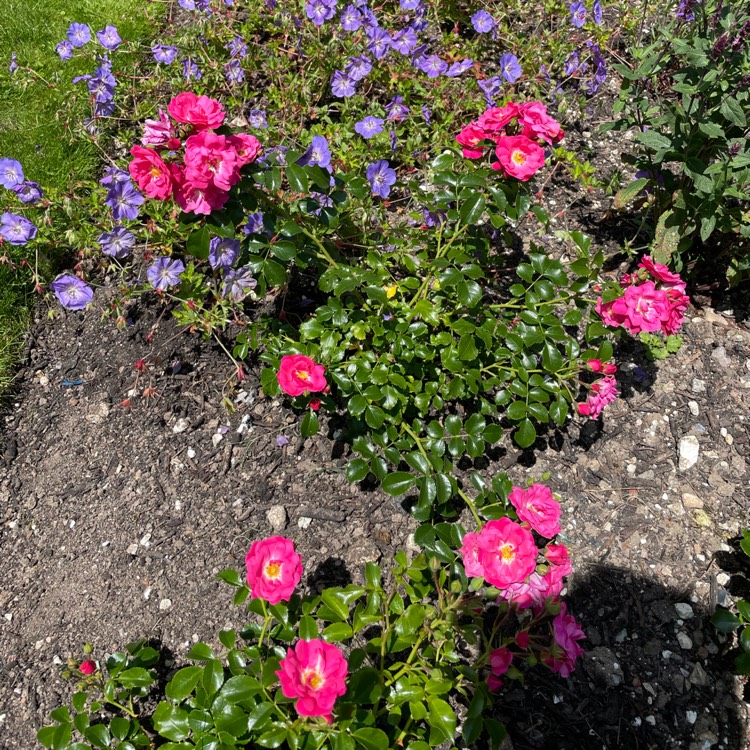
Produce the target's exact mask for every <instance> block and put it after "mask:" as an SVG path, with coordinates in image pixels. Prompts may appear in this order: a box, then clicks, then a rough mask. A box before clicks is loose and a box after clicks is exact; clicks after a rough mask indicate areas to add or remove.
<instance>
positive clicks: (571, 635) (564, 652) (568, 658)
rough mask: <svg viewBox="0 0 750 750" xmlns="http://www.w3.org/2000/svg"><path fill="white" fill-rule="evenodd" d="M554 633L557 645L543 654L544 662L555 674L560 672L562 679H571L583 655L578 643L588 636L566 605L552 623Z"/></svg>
mask: <svg viewBox="0 0 750 750" xmlns="http://www.w3.org/2000/svg"><path fill="white" fill-rule="evenodd" d="M552 633H553V635H554V637H555V644H554V646H553V647H552V648H551V649H550V650H549V651H547V652H546V653H543V655H542V660H543V661H544V663H545V664H546V665H547V666H548V667H549V668H550V669H551V670H552V671H553V672H559V673H560V676H561V677H569V676H570V673H571V672H572V671H573V670H574V669H575V661H576V659H577V658H578V657H579V656H581V655H582V654H583V649H582V648H581V647H580V646H579V645H578V641H581V640H583V639H584V638H585V637H586V634H585V633H584V632H583V630H581V626H580V625H579V624H578V623H577V622H576V619H575V617H573V615H569V614H568V611H567V606H566V605H565V603H563V604H562V608H561V610H560V614H559V615H557V617H555V619H554V620H553V621H552Z"/></svg>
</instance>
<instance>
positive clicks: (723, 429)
mask: <svg viewBox="0 0 750 750" xmlns="http://www.w3.org/2000/svg"><path fill="white" fill-rule="evenodd" d="M719 434H720V435H721V436H722V437H723V438H725V437H726V436H727V428H726V427H722V428H721V429H720V430H719Z"/></svg>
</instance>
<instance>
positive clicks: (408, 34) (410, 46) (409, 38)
mask: <svg viewBox="0 0 750 750" xmlns="http://www.w3.org/2000/svg"><path fill="white" fill-rule="evenodd" d="M417 42H418V39H417V34H416V32H415V31H414V29H413V28H412V27H411V26H406V27H405V28H403V29H401V30H400V31H397V32H396V33H395V34H394V35H393V36H392V37H391V47H393V49H395V50H396V52H400V53H401V54H402V55H410V54H411V53H412V52H413V51H414V48H415V47H416V46H417Z"/></svg>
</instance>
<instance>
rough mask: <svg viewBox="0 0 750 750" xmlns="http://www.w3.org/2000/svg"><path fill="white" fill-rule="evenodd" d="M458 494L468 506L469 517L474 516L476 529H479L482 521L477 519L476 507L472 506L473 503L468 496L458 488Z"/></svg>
mask: <svg viewBox="0 0 750 750" xmlns="http://www.w3.org/2000/svg"><path fill="white" fill-rule="evenodd" d="M458 494H459V495H460V496H461V499H462V500H463V501H464V502H465V503H466V505H468V506H469V510H470V511H471V515H472V516H474V520H475V521H476V522H477V528H479V529H481V528H482V519H481V518H480V517H479V513H477V506H476V505H474V501H473V500H472V499H471V498H469V496H468V495H467V494H466V493H465V492H464V491H463V490H462V489H461V488H460V487H459V488H458Z"/></svg>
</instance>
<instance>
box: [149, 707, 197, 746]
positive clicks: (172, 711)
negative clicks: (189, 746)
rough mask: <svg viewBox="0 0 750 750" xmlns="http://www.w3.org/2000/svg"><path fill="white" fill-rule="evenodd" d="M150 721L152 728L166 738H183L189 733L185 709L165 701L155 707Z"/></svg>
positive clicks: (176, 739)
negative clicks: (152, 724)
mask: <svg viewBox="0 0 750 750" xmlns="http://www.w3.org/2000/svg"><path fill="white" fill-rule="evenodd" d="M152 721H153V723H154V729H155V730H156V731H157V732H158V733H159V734H160V735H161V736H162V737H166V739H168V740H174V741H178V740H184V739H185V738H186V737H188V736H189V734H190V724H188V713H187V711H185V710H183V709H182V708H180V707H179V706H174V705H172V704H171V703H167V702H166V701H162V702H161V703H159V705H158V706H157V707H156V711H154V715H153V717H152Z"/></svg>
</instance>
